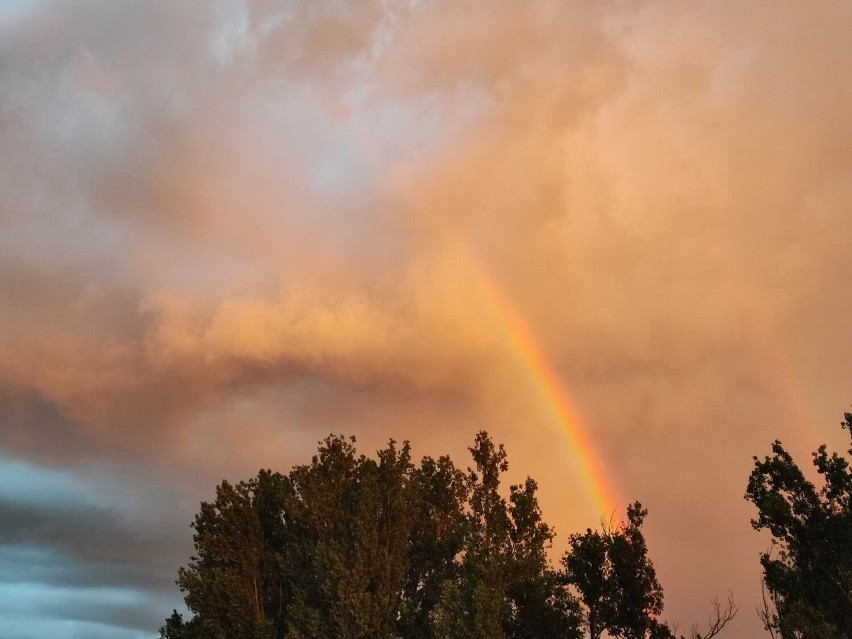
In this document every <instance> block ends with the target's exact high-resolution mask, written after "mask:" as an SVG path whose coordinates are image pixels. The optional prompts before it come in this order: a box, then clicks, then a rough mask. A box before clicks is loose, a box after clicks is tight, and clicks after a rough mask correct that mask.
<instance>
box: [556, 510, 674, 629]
mask: <svg viewBox="0 0 852 639" xmlns="http://www.w3.org/2000/svg"><path fill="white" fill-rule="evenodd" d="M647 514H648V511H647V510H645V509H644V508H642V504H640V503H639V502H635V503H634V504H631V505H630V506H628V508H627V523H626V524H621V525H620V526H618V527H617V528H614V529H613V528H612V527H611V526H605V527H604V530H603V532H598V531H593V530H591V529H588V530H586V532H585V533H583V534H574V535H571V537H570V540H569V544H570V548H571V549H570V550H569V551H568V552H567V553H566V554H565V556H564V557H563V558H562V563H563V566H564V567H565V575H566V581H567V582H568V583H569V584H571V585H572V586H574V587H575V588H576V589H577V591H578V593H579V595H580V599H581V600H582V602H583V606H584V609H585V621H586V628H587V630H588V632H589V636H590V637H591V639H598V638H599V637H600V636H601V635H602V634H603V632H604V631H606V632H607V633H609V634H610V635H612V636H614V637H622V638H623V639H642V638H644V637H646V636H649V635H650V633H651V632H652V630H654V629H655V627H656V626H657V625H658V623H657V621H656V619H657V617H658V616H659V614H660V613H661V612H662V610H663V589H662V587H661V586H660V583H659V582H658V581H657V575H656V571H655V570H654V565H653V563H652V562H651V560H650V559H649V558H648V548H647V545H646V543H645V537H644V535H643V534H642V523H643V522H644V519H645V517H646V516H647Z"/></svg>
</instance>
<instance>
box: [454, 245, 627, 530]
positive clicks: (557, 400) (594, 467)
mask: <svg viewBox="0 0 852 639" xmlns="http://www.w3.org/2000/svg"><path fill="white" fill-rule="evenodd" d="M467 255H468V257H469V258H470V259H469V260H468V261H469V263H470V266H471V272H472V273H473V275H474V276H475V278H476V280H477V285H478V289H479V292H480V293H481V295H482V299H483V301H484V303H485V305H486V306H487V307H488V309H489V310H490V312H491V314H492V315H493V316H494V317H495V318H496V319H497V320H498V322H499V324H500V325H501V326H502V328H503V330H504V331H505V333H506V335H507V337H508V341H509V344H510V345H511V347H512V350H513V351H514V353H515V354H516V356H517V357H518V360H519V362H520V363H521V364H522V366H523V367H524V368H525V369H526V372H527V374H528V376H529V378H530V379H531V380H532V381H533V386H534V388H535V389H536V392H537V393H538V395H539V396H540V398H541V400H542V401H543V403H544V404H545V405H546V406H547V407H548V409H549V411H550V413H551V415H552V417H553V419H554V421H555V422H556V423H557V424H558V425H559V428H560V430H561V431H562V433H563V434H564V435H565V438H566V439H567V440H568V446H569V447H570V449H571V451H572V453H573V455H574V457H575V459H576V462H577V464H578V466H579V470H580V474H581V476H582V477H584V478H585V481H586V484H587V486H588V490H589V493H590V496H591V498H592V500H593V502H594V506H595V507H596V508H597V509H598V511H599V514H600V515H601V517H603V518H604V519H609V518H610V517H611V516H612V515H613V513H614V512H615V511H616V509H617V508H618V506H619V505H620V504H621V497H620V495H619V493H618V490H617V489H616V487H615V485H614V482H613V481H612V480H611V478H610V476H609V474H608V472H607V471H606V467H605V465H604V463H603V460H602V459H601V456H600V454H599V453H598V451H597V446H596V445H595V443H594V441H592V438H591V437H590V436H589V433H588V428H587V427H586V426H585V425H584V424H583V420H582V418H581V417H580V412H579V411H578V409H577V407H576V406H575V405H574V402H573V401H572V400H571V398H570V397H569V396H568V394H567V393H566V392H565V390H564V389H563V387H562V384H561V382H560V380H559V377H558V376H557V374H556V372H555V371H554V370H553V366H551V364H550V362H549V361H548V360H547V357H546V356H545V354H544V351H543V350H542V348H541V346H540V345H539V344H538V342H537V341H536V338H535V335H534V334H533V332H532V330H531V329H530V328H529V326H528V325H527V323H526V322H525V321H524V318H523V317H522V316H521V314H520V313H519V312H518V311H517V310H516V309H515V307H514V306H513V305H512V304H511V302H510V301H509V300H508V298H507V297H506V296H505V295H504V294H503V293H502V292H501V291H500V290H499V289H498V288H497V286H496V285H495V283H494V281H493V280H492V278H491V277H490V276H489V274H488V272H487V271H486V270H485V269H484V268H483V267H482V266H481V265H480V264H479V262H478V261H477V260H476V259H475V257H474V256H473V255H472V253H471V252H470V251H467Z"/></svg>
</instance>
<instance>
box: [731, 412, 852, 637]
mask: <svg viewBox="0 0 852 639" xmlns="http://www.w3.org/2000/svg"><path fill="white" fill-rule="evenodd" d="M842 426H843V428H844V429H848V430H849V431H850V435H852V414H850V413H846V416H845V420H844V422H842ZM848 452H849V455H850V456H852V448H850V449H849V451H848ZM772 453H773V454H772V456H771V457H765V458H764V459H763V460H762V461H761V460H759V459H758V458H757V457H755V458H754V470H753V471H752V473H751V476H750V477H749V482H748V487H747V489H746V499H748V500H749V501H751V502H752V503H754V505H755V506H756V507H757V509H758V516H757V518H756V519H754V520H752V525H753V526H754V528H755V529H756V530H761V529H766V530H768V531H769V532H770V533H771V534H772V537H773V548H772V550H771V551H770V552H767V553H764V554H763V555H761V558H760V563H761V564H762V565H763V578H764V584H765V587H766V590H767V591H768V593H769V601H768V602H767V605H766V607H765V609H764V610H763V612H762V615H761V616H762V618H763V620H764V623H765V625H766V628H767V630H769V631H770V632H771V633H772V634H773V635H776V634H777V635H778V636H780V637H783V638H784V639H788V638H793V637H796V638H798V637H807V638H814V639H823V638H825V639H839V638H845V637H850V636H852V471H850V468H849V460H848V459H846V458H844V457H842V456H840V455H838V454H837V453H833V454H832V455H829V454H828V453H827V451H826V447H825V446H821V447H820V448H819V450H818V451H817V452H815V453H814V459H813V463H814V466H815V467H816V469H817V472H818V473H819V474H820V475H821V476H822V478H823V481H824V483H823V486H822V487H821V488H819V489H818V488H817V487H816V486H814V484H813V483H812V482H810V481H808V480H807V479H806V478H805V476H804V474H803V473H802V471H801V470H800V469H799V467H798V466H797V465H796V463H795V462H794V461H793V458H792V456H791V455H790V454H789V453H788V452H787V451H786V450H785V449H784V447H783V446H782V445H781V442H779V441H775V443H774V444H773V445H772Z"/></svg>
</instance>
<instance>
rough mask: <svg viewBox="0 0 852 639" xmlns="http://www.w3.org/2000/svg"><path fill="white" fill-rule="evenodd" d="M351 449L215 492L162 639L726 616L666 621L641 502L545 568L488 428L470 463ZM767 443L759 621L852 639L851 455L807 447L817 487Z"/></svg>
mask: <svg viewBox="0 0 852 639" xmlns="http://www.w3.org/2000/svg"><path fill="white" fill-rule="evenodd" d="M843 428H845V429H848V430H850V434H852V414H846V416H845V421H844V422H843ZM355 443H356V442H355V438H354V437H352V438H344V437H343V436H329V437H327V438H326V439H325V440H323V441H322V442H321V443H320V445H319V448H318V450H317V453H316V455H314V457H313V459H312V460H311V462H310V464H305V465H299V466H295V467H294V468H293V469H292V470H291V471H290V472H289V473H288V474H286V475H284V474H281V473H277V472H272V471H270V470H261V471H260V472H259V473H258V475H257V476H256V477H254V478H252V479H250V480H248V481H244V482H240V483H238V484H235V485H233V484H231V483H229V482H227V481H223V482H222V483H221V484H220V485H219V486H217V488H216V498H215V500H213V501H212V502H202V504H201V509H200V511H199V513H198V514H197V515H196V516H195V520H194V521H193V522H192V524H191V526H192V528H193V529H194V534H193V540H194V544H195V555H194V556H193V557H191V558H190V561H189V563H188V564H187V565H186V566H183V567H181V568H180V569H179V571H178V578H177V584H178V585H179V586H180V588H181V590H182V591H183V593H184V594H185V601H186V605H187V607H188V608H189V610H190V611H191V612H192V613H193V615H192V617H191V618H189V619H187V620H184V618H183V617H182V616H181V615H180V614H179V613H178V612H176V611H175V612H173V613H172V615H171V617H169V618H168V619H166V622H165V625H164V626H163V627H162V628H161V629H160V636H161V639H202V638H203V639H308V638H325V637H328V638H341V639H361V638H364V639H367V638H370V639H373V638H379V639H381V638H386V639H395V638H400V639H402V638H404V639H440V638H445V639H537V638H542V639H543V638H554V639H582V638H583V637H589V638H590V639H600V638H601V637H615V638H618V639H687V638H688V639H710V638H711V637H713V636H715V635H717V634H719V633H720V632H721V631H722V630H723V629H724V628H725V627H726V626H727V625H728V623H729V622H730V621H731V620H732V619H733V618H734V616H735V615H736V614H737V611H738V609H737V606H736V604H735V603H734V601H733V599H732V598H730V597H729V598H728V600H727V602H719V601H718V600H714V601H713V603H712V607H711V610H710V616H709V621H708V624H707V626H706V627H704V628H702V629H698V628H692V630H690V631H689V632H688V633H687V634H686V635H683V634H680V633H678V630H677V628H676V627H672V626H671V625H670V624H668V623H667V622H665V621H663V620H662V619H661V615H662V612H663V589H662V587H661V585H660V583H659V582H658V580H657V576H656V572H655V570H654V565H653V562H652V561H651V559H650V558H649V556H648V548H647V544H646V542H645V537H644V535H643V532H642V526H643V523H644V520H645V517H646V516H647V514H648V512H647V510H646V509H645V508H644V507H643V506H642V505H641V504H640V503H639V502H635V503H633V504H631V505H629V506H628V508H627V519H626V521H622V522H619V523H614V522H612V521H609V522H606V521H604V522H603V523H602V525H601V528H600V529H598V530H592V529H587V530H586V531H585V532H582V533H575V534H572V535H570V537H569V539H568V550H567V551H566V552H565V554H564V555H563V556H562V557H561V559H560V561H559V562H557V564H556V565H553V564H552V562H551V561H550V560H549V559H548V554H547V551H548V549H549V548H550V546H551V543H552V541H553V538H554V531H553V529H552V528H551V527H550V526H549V525H548V524H547V523H546V522H545V521H544V519H543V517H542V512H541V509H540V507H539V503H538V499H537V496H536V493H537V489H538V486H537V484H536V482H535V481H534V480H533V479H531V478H529V477H528V478H527V479H526V481H524V482H523V483H521V484H517V485H511V486H509V487H508V490H507V491H506V490H504V489H503V488H502V487H501V483H502V479H503V476H504V474H505V473H506V471H507V470H508V459H507V455H506V451H505V449H504V448H503V446H502V445H496V444H495V443H494V442H493V441H492V439H491V438H490V437H489V436H488V434H487V433H485V432H480V433H478V434H477V435H476V438H475V441H474V443H473V446H471V447H470V448H469V451H470V454H471V460H472V464H471V465H470V466H469V467H467V468H466V469H465V470H462V469H461V468H459V467H457V466H456V465H455V464H454V462H453V461H452V460H451V459H450V457H449V456H442V457H438V458H437V459H434V458H432V457H424V458H423V459H422V460H420V462H419V463H417V464H415V463H414V461H413V459H412V455H411V448H410V445H409V443H408V442H404V443H403V444H402V445H401V446H400V445H398V444H397V443H396V442H395V441H393V440H391V441H389V442H388V444H387V446H386V447H385V448H383V449H382V450H379V451H377V456H376V458H371V457H367V456H365V455H362V454H359V453H358V452H357V450H356V447H355ZM772 450H773V455H772V456H771V457H766V458H765V459H763V460H760V459H758V458H757V457H755V458H754V462H755V466H754V470H753V471H752V473H751V476H750V478H749V481H748V486H747V490H746V495H745V497H746V499H748V500H749V501H751V502H752V503H753V504H754V505H755V506H756V507H757V510H758V516H757V517H756V518H755V519H754V520H753V521H752V524H753V526H754V527H755V528H756V529H758V530H760V529H767V530H769V531H770V533H771V535H772V538H773V545H772V549H771V550H770V551H769V552H767V553H765V554H763V555H762V556H761V557H760V562H761V564H762V565H763V571H764V604H763V607H762V608H761V609H760V610H759V615H760V617H761V619H762V621H763V623H764V626H765V628H766V630H767V631H768V632H769V633H770V635H771V636H772V637H773V638H778V639H791V638H793V637H795V638H796V639H800V638H805V639H811V638H814V639H841V638H848V637H852V507H850V503H852V472H850V468H849V463H848V460H847V459H845V458H844V457H842V456H840V455H838V454H836V453H834V454H831V455H829V454H828V453H827V451H826V448H825V446H823V447H821V448H820V449H819V450H818V451H817V452H816V453H814V464H815V466H816V469H817V471H818V472H819V474H820V475H821V476H822V477H823V479H824V485H823V486H822V487H820V488H817V487H816V486H814V484H812V483H811V482H809V481H808V480H807V479H806V478H805V476H804V474H803V473H802V471H801V470H800V469H799V467H798V466H797V465H796V463H795V462H794V460H793V459H792V457H791V456H790V455H789V454H788V453H787V452H786V450H785V449H784V448H783V446H782V445H781V444H780V442H777V441H776V442H775V443H774V444H773V449H772ZM849 454H850V455H852V448H850V450H849Z"/></svg>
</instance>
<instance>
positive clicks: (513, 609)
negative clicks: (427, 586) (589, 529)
mask: <svg viewBox="0 0 852 639" xmlns="http://www.w3.org/2000/svg"><path fill="white" fill-rule="evenodd" d="M469 450H470V453H471V456H472V458H473V461H474V464H475V468H469V469H468V474H467V485H468V490H469V494H470V500H469V512H468V514H467V527H466V536H465V545H464V554H463V557H462V560H461V563H460V566H459V572H458V576H457V578H456V579H454V580H448V581H447V582H445V584H444V589H443V593H442V599H441V602H440V605H439V606H438V608H437V609H436V615H435V618H436V634H437V636H441V637H448V638H450V637H452V638H459V639H462V638H468V637H469V638H471V639H474V638H475V639H504V638H505V639H510V638H515V637H517V638H520V637H529V638H531V639H532V638H534V637H579V636H580V635H579V630H578V628H579V617H578V615H577V614H576V606H575V605H574V602H573V599H572V598H571V597H570V595H568V593H567V592H566V591H565V590H564V589H562V588H561V587H560V584H559V581H558V579H557V577H556V574H555V573H554V572H553V571H551V570H550V568H549V566H548V564H547V555H546V549H547V547H549V545H550V543H551V541H552V539H553V531H552V529H551V528H550V527H549V526H548V525H547V524H546V523H544V521H543V520H542V516H541V509H540V508H539V505H538V499H537V497H536V494H535V493H536V491H537V489H538V486H537V484H536V483H535V481H534V480H532V479H530V478H527V480H526V482H525V483H524V484H523V485H517V486H511V487H510V489H509V501H508V502H507V501H506V500H505V499H504V498H503V497H502V496H501V495H500V492H499V487H500V477H501V475H502V474H503V473H505V472H506V471H507V470H508V467H509V465H508V461H507V456H506V451H505V450H504V448H503V446H502V445H500V446H496V447H495V445H494V443H493V442H492V440H491V439H490V438H489V436H488V434H487V433H485V432H484V431H483V432H480V433H478V434H477V436H476V440H475V442H474V446H473V447H472V448H470V449H469Z"/></svg>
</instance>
